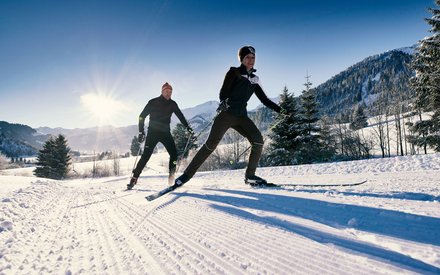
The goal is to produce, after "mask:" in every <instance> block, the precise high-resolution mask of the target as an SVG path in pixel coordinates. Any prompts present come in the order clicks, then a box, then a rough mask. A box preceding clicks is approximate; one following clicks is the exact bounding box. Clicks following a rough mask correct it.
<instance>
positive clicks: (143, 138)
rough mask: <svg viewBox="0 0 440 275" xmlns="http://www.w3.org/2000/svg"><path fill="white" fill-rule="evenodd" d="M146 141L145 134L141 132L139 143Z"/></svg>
mask: <svg viewBox="0 0 440 275" xmlns="http://www.w3.org/2000/svg"><path fill="white" fill-rule="evenodd" d="M144 140H145V132H139V135H138V141H139V143H142V142H144Z"/></svg>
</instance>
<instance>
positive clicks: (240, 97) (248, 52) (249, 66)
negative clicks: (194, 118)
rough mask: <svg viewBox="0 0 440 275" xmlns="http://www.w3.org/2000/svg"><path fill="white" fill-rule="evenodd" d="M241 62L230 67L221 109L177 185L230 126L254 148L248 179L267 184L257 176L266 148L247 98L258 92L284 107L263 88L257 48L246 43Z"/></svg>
mask: <svg viewBox="0 0 440 275" xmlns="http://www.w3.org/2000/svg"><path fill="white" fill-rule="evenodd" d="M238 58H239V60H240V62H241V65H240V67H231V68H230V70H229V71H228V72H227V73H226V76H225V80H224V82H223V86H222V88H221V90H220V101H221V105H224V107H225V110H224V111H222V112H221V113H220V114H219V115H218V116H217V117H216V119H215V120H214V123H213V125H212V128H211V132H210V134H209V137H208V139H207V141H206V143H205V144H204V145H203V146H202V148H201V149H200V150H199V151H198V152H197V154H196V155H195V156H194V159H193V160H192V161H191V163H190V164H189V165H188V167H187V168H186V170H185V171H184V173H183V174H182V175H181V176H180V177H178V178H177V179H176V180H175V184H176V185H182V184H184V183H186V182H187V181H189V180H190V179H191V178H192V177H193V176H194V174H195V173H196V171H197V169H198V168H199V167H200V165H202V163H203V162H204V161H205V160H206V158H207V157H208V156H209V155H210V154H211V153H212V152H213V151H214V150H215V148H216V147H217V145H218V143H219V142H220V140H221V139H222V137H223V135H224V134H225V133H226V131H227V130H228V129H229V128H233V129H234V130H236V131H237V132H239V133H240V134H241V135H243V136H244V137H246V138H247V139H248V140H249V142H250V143H251V146H252V149H251V154H250V157H249V164H248V167H247V169H246V173H245V183H247V184H251V185H264V184H267V181H266V180H264V179H262V178H260V177H258V176H256V175H255V171H256V168H257V165H258V161H259V160H260V157H261V152H262V150H263V137H262V135H261V132H260V131H259V130H258V128H257V127H256V126H255V124H254V123H253V122H252V120H250V118H249V117H248V116H247V110H246V106H247V102H248V101H249V99H250V98H251V96H252V95H253V94H254V93H255V94H256V95H257V97H258V99H259V100H260V101H261V102H262V103H263V104H264V105H265V106H267V107H269V108H270V109H272V110H274V111H276V112H278V113H279V112H281V107H280V106H278V105H277V104H275V103H274V102H272V101H271V100H270V99H269V98H268V97H267V96H266V94H265V93H264V91H263V89H262V88H261V85H260V81H259V79H258V76H256V75H255V74H254V73H255V72H256V70H255V69H254V64H255V49H254V47H251V46H244V47H242V48H241V49H240V50H239V52H238Z"/></svg>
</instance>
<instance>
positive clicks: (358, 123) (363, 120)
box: [350, 105, 368, 130]
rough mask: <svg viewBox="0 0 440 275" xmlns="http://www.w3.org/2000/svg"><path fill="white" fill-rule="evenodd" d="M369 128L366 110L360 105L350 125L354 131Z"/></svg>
mask: <svg viewBox="0 0 440 275" xmlns="http://www.w3.org/2000/svg"><path fill="white" fill-rule="evenodd" d="M367 126H368V121H367V116H366V115H365V112H364V108H363V107H362V106H361V105H359V106H358V107H357V108H356V109H355V111H354V113H353V119H352V122H351V123H350V128H351V129H352V130H359V129H362V128H365V127H367Z"/></svg>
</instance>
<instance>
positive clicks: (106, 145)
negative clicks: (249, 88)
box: [0, 46, 415, 153]
mask: <svg viewBox="0 0 440 275" xmlns="http://www.w3.org/2000/svg"><path fill="white" fill-rule="evenodd" d="M414 51H415V46H412V47H406V48H400V49H396V50H392V51H389V52H386V53H382V54H378V55H374V56H371V57H368V58H366V59H364V60H362V61H361V62H359V63H356V64H354V65H353V66H351V67H349V68H348V69H346V70H344V71H343V72H341V73H339V74H337V75H335V76H334V77H332V78H331V79H329V80H328V81H326V82H324V83H322V84H321V85H319V86H317V87H316V88H314V90H315V92H316V96H317V101H318V104H319V110H320V113H321V115H330V116H334V115H336V114H345V115H346V116H348V115H350V114H351V113H352V110H354V109H355V108H356V106H359V105H362V106H363V107H365V110H366V112H367V114H368V115H369V116H372V115H375V112H377V110H376V105H375V103H377V102H382V101H383V98H388V100H390V101H393V100H394V98H397V97H399V98H401V100H403V101H409V100H410V99H411V98H412V97H414V95H413V93H412V92H411V90H410V89H409V79H410V78H411V77H412V76H413V75H414V71H413V70H412V69H411V67H410V64H411V61H412V59H413V55H414ZM396 87H397V90H398V91H399V94H396V93H395V90H396ZM385 95H386V97H385ZM378 99H381V100H379V101H378ZM273 100H274V101H275V102H277V101H278V100H277V99H273ZM218 104H219V103H218V102H217V101H208V102H205V103H203V104H200V105H197V106H195V107H192V108H186V109H182V112H183V114H184V115H185V117H186V118H187V120H188V122H189V123H190V124H191V126H192V127H193V129H194V130H195V131H196V132H200V131H202V130H204V132H203V133H202V135H201V136H200V137H199V141H200V140H202V141H203V140H204V139H205V138H206V135H207V134H208V133H209V126H210V124H209V123H210V122H211V120H212V118H213V116H214V115H215V113H216V109H217V107H218ZM249 115H250V117H251V118H252V119H253V120H254V121H255V122H256V124H257V126H258V127H259V128H260V129H261V130H262V131H263V132H264V131H265V129H267V128H268V127H269V126H270V123H271V122H272V120H273V112H272V111H269V110H267V109H266V108H263V107H262V106H259V107H258V108H256V109H254V110H250V111H249ZM133 120H135V118H134V119H133ZM147 120H148V118H147ZM178 122H179V121H178V119H177V118H176V117H175V116H173V117H172V120H171V127H174V126H175V125H176V124H177V123H178ZM146 125H148V121H146ZM3 127H5V126H3ZM21 127H22V131H18V132H14V131H12V132H10V134H8V136H9V140H8V141H5V140H6V138H5V137H6V136H5V134H3V133H2V132H1V130H0V134H1V135H2V136H1V140H0V142H3V148H7V147H15V148H16V149H14V150H15V151H20V150H22V151H23V152H25V151H26V150H27V149H25V148H28V147H26V146H29V148H34V149H29V150H34V151H35V148H37V149H38V148H40V147H41V144H42V143H43V142H44V141H45V140H46V139H47V138H48V135H58V134H63V135H65V136H66V137H67V139H68V142H69V146H70V147H71V149H72V150H75V151H81V152H84V151H88V152H93V151H96V152H103V151H109V150H116V151H118V152H120V153H124V152H128V151H129V148H130V144H131V140H132V139H133V137H134V136H137V134H138V126H137V125H135V124H134V125H129V126H126V127H112V126H105V127H93V128H86V129H63V128H49V127H40V128H38V129H36V130H37V131H35V130H34V129H32V128H30V127H28V126H24V125H21ZM7 128H8V129H11V127H7ZM3 132H4V131H3ZM20 133H22V134H20ZM24 133H26V134H24ZM11 136H17V138H14V140H15V143H13V144H12V143H11V142H10V140H11ZM24 136H25V137H24ZM8 142H9V143H8ZM20 142H21V143H20ZM8 144H9V145H8ZM17 148H22V149H20V150H19V149H17ZM0 150H1V148H0ZM3 151H5V149H3ZM29 152H31V151H29ZM32 152H33V151H32Z"/></svg>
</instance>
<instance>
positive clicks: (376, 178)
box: [0, 154, 440, 274]
mask: <svg viewBox="0 0 440 275" xmlns="http://www.w3.org/2000/svg"><path fill="white" fill-rule="evenodd" d="M162 163H164V161H162ZM165 163H166V161H165ZM131 165H132V163H131ZM131 165H125V164H124V167H125V166H127V167H128V168H130V166H131ZM124 169H125V168H124ZM3 172H4V171H3ZM15 172H17V171H15ZM26 173H29V171H28V172H26V171H23V174H26ZM30 174H31V173H30ZM257 174H258V175H260V176H262V177H265V178H266V179H268V180H269V181H273V182H276V183H287V184H294V183H304V184H313V183H319V184H326V183H346V182H356V181H361V180H364V179H368V182H367V183H365V184H363V185H359V186H354V187H286V188H284V189H280V188H278V189H268V188H265V189H263V188H259V189H257V188H252V187H250V186H247V185H245V184H244V183H243V170H235V171H218V172H203V173H198V174H196V177H195V178H193V179H192V180H191V181H190V182H188V183H187V184H186V185H185V186H183V187H182V188H180V189H178V190H176V191H175V192H174V193H170V194H168V195H165V196H164V197H161V198H159V199H157V200H155V201H153V202H148V201H146V200H145V196H147V195H149V194H151V193H153V192H155V191H158V190H160V189H162V188H164V187H166V185H167V175H166V174H164V173H162V172H158V169H146V170H145V172H144V173H143V174H142V177H141V178H140V180H139V183H138V185H137V186H136V187H135V189H134V190H132V191H124V189H125V185H126V183H127V182H128V176H121V177H112V178H100V179H90V178H85V179H75V180H66V181H53V180H46V179H38V178H34V177H25V176H22V175H17V173H15V176H13V175H7V174H5V173H4V174H3V176H0V211H1V212H0V274H440V202H439V201H440V154H430V155H419V156H408V157H395V158H390V159H372V160H365V161H353V162H339V163H331V164H320V165H303V166H292V167H277V168H260V169H258V170H257Z"/></svg>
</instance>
